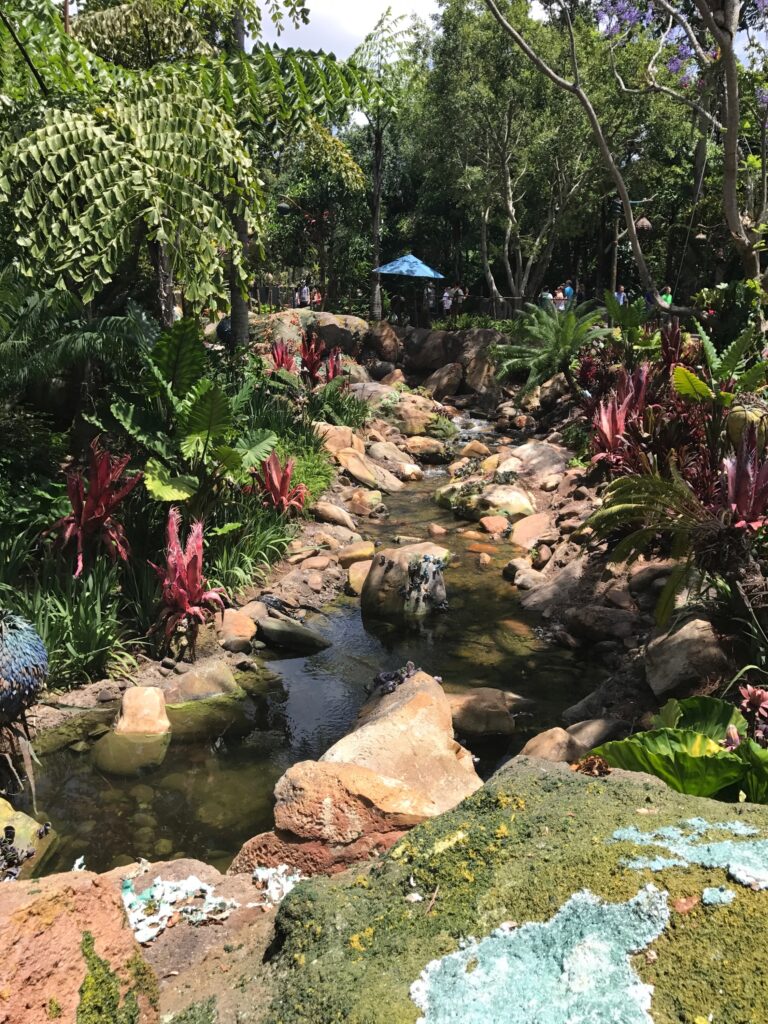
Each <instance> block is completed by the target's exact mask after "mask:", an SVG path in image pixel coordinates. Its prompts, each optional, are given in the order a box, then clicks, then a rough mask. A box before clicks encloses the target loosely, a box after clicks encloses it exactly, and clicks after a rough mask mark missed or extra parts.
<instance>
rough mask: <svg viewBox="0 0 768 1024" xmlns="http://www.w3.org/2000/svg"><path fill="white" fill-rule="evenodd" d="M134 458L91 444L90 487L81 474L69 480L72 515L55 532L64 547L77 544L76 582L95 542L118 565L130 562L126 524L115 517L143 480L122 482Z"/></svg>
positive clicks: (137, 475)
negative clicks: (90, 545)
mask: <svg viewBox="0 0 768 1024" xmlns="http://www.w3.org/2000/svg"><path fill="white" fill-rule="evenodd" d="M130 459H131V457H130V455H122V456H119V457H113V456H112V455H111V454H110V453H109V452H107V451H102V450H101V449H100V448H99V443H98V438H96V439H95V440H94V441H93V442H92V443H91V448H90V451H89V453H88V484H87V487H86V484H85V480H84V479H83V474H82V473H81V472H77V473H69V474H68V476H67V494H68V495H69V500H70V503H71V505H72V511H71V512H70V513H69V515H66V516H64V517H63V518H62V519H59V520H58V521H57V522H55V523H54V524H53V526H52V527H51V528H50V529H51V531H54V530H55V531H56V532H57V533H58V534H59V537H58V543H60V544H61V545H62V547H68V546H69V545H70V544H72V543H74V544H75V549H76V553H77V555H76V564H75V578H76V579H77V577H78V576H80V574H81V573H82V571H83V562H84V557H85V549H86V548H87V546H88V545H89V544H90V543H92V542H97V543H101V544H103V545H104V547H105V548H106V550H107V553H108V554H109V556H110V558H111V559H112V560H113V561H114V560H115V559H116V558H121V559H122V560H123V561H124V562H126V561H127V560H128V554H129V550H130V549H129V546H128V540H127V538H126V536H125V529H124V528H123V524H122V523H119V522H118V521H117V520H116V519H115V518H114V514H115V511H116V509H117V506H118V505H119V504H120V502H121V501H122V500H123V499H124V498H126V497H127V496H128V495H129V494H130V493H131V491H132V490H133V489H134V487H135V486H136V485H137V484H138V482H139V480H141V478H142V476H143V474H142V473H135V474H134V475H133V476H132V477H128V478H126V479H124V480H123V479H122V476H123V473H124V472H125V468H126V466H127V465H128V463H129V462H130Z"/></svg>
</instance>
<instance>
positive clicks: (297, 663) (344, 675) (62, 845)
mask: <svg viewBox="0 0 768 1024" xmlns="http://www.w3.org/2000/svg"><path fill="white" fill-rule="evenodd" d="M464 426H465V429H466V432H467V433H472V435H473V436H478V431H479V430H481V429H482V427H481V425H480V424H478V423H477V422H476V421H469V422H466V423H465V424H464ZM441 472H442V471H440V470H428V471H427V474H426V475H425V479H424V480H423V481H421V482H419V483H415V484H409V485H408V486H407V487H406V488H405V489H404V490H403V491H402V492H400V493H399V494H397V495H392V496H390V497H389V498H388V499H387V506H388V508H389V510H390V516H389V517H388V518H387V519H386V520H383V521H381V522H374V521H371V522H366V523H363V524H362V529H363V532H364V533H365V535H366V536H370V537H371V538H372V539H373V540H375V541H376V542H377V543H381V544H382V545H384V546H389V545H390V544H391V542H392V541H393V539H394V538H395V537H408V538H412V539H415V540H426V539H429V538H428V535H427V532H426V528H427V526H428V524H429V523H431V522H436V523H439V524H441V525H443V526H445V527H446V528H447V529H449V530H450V531H451V533H450V534H449V536H447V537H445V538H443V539H441V540H440V541H438V543H445V546H446V547H448V548H449V549H450V550H451V551H452V553H453V556H454V557H453V561H452V563H451V565H450V566H449V567H448V569H447V570H446V585H447V588H448V598H449V606H450V607H449V610H448V611H447V612H445V613H442V614H440V615H437V616H433V617H431V618H429V619H427V620H426V621H425V622H423V623H422V624H421V625H419V626H415V627H413V628H410V629H405V628H403V627H394V626H387V625H385V624H380V623H378V624H371V623H367V622H366V623H364V622H363V620H362V618H361V614H360V602H359V600H358V599H357V598H347V597H341V598H339V599H338V600H337V602H336V603H335V604H334V605H332V606H329V607H327V608H326V614H322V615H316V616H312V618H311V619H310V620H308V621H309V624H311V625H312V626H313V627H314V628H316V629H318V630H319V631H320V632H322V633H323V634H325V635H326V636H327V638H328V639H329V640H331V642H332V643H331V646H330V647H329V648H328V649H327V650H325V651H322V652H321V653H319V654H315V655H312V656H310V657H298V658H295V657H278V656H276V655H270V656H269V657H268V658H267V659H266V667H267V668H268V669H269V670H270V671H269V672H267V673H265V674H264V678H262V679H260V681H259V682H258V685H256V686H254V687H253V691H252V693H251V695H250V696H249V698H248V699H247V700H246V701H244V702H243V703H242V705H241V707H240V709H239V714H238V721H237V723H236V727H235V728H230V729H229V730H228V731H227V732H226V733H225V734H224V735H223V736H219V737H216V738H214V739H207V740H204V741H203V740H198V741H195V742H191V743H190V742H186V743H181V742H178V741H172V743H171V746H170V749H169V751H168V754H167V756H166V758H165V760H164V762H163V764H162V765H161V767H160V768H157V769H155V770H154V771H151V772H147V773H146V774H144V775H142V776H141V777H139V778H136V777H134V778H125V779H122V778H115V777H107V776H106V775H103V774H101V773H100V772H98V771H97V770H95V769H94V768H93V766H92V764H91V761H90V758H89V756H88V754H87V753H75V752H74V751H72V750H71V749H64V750H61V751H58V752H57V753H55V754H51V755H49V756H47V757H45V758H43V764H42V766H41V767H38V768H37V770H36V780H37V804H38V808H39V811H40V812H41V814H42V815H44V817H45V818H46V819H47V820H50V821H51V822H52V824H53V826H54V828H55V829H56V830H57V831H58V833H59V836H60V841H59V843H58V845H57V847H56V849H55V852H54V853H53V855H52V856H51V857H50V858H49V859H48V860H47V862H46V864H45V867H44V872H45V873H50V872H52V871H61V870H68V869H69V868H71V867H72V865H73V862H74V861H75V859H76V858H78V857H80V856H83V857H84V858H85V863H86V866H87V867H88V868H89V869H91V870H97V871H103V870H107V869H109V868H112V867H116V866H118V865H120V864H123V863H129V862H132V861H133V860H134V859H135V858H136V857H139V856H141V857H146V858H147V859H150V860H151V859H154V860H158V859H169V858H171V857H174V856H181V855H186V856H189V857H195V858H198V859H200V860H204V861H207V862H208V863H212V864H214V865H215V866H217V867H219V868H222V869H223V868H225V867H226V866H227V865H228V864H229V862H230V861H231V859H232V857H233V856H234V854H235V853H236V852H237V850H238V849H239V847H240V846H241V844H242V843H243V842H244V841H245V840H246V839H248V838H250V837H251V836H253V835H256V834H257V833H259V832H262V831H265V830H267V829H270V828H271V827H272V825H273V817H272V791H273V789H274V785H275V783H276V781H277V779H278V778H279V777H280V775H282V774H283V772H284V771H285V770H286V769H287V768H288V767H289V766H290V765H291V764H294V763H296V762H297V761H302V760H307V759H313V758H317V757H319V756H320V755H321V754H322V753H324V751H325V750H327V749H328V747H329V746H331V745H332V744H333V743H335V742H336V741H337V740H338V739H340V738H341V737H342V736H343V735H344V734H345V733H347V732H348V731H349V730H350V728H351V727H352V726H353V724H354V722H355V719H356V717H357V713H358V710H359V708H360V706H361V705H362V704H363V702H364V701H365V700H366V697H367V695H366V692H365V687H366V685H368V684H370V682H371V681H372V679H373V677H374V676H375V675H376V674H377V673H378V672H380V671H382V670H391V669H396V668H399V667H400V666H401V665H404V664H405V662H406V661H409V660H410V661H413V662H415V663H416V665H417V666H419V667H420V668H423V669H424V670H425V671H427V672H430V673H431V674H433V675H436V676H440V677H441V678H442V680H443V684H444V686H445V688H446V690H447V691H449V692H462V691H466V690H468V689H471V688H473V687H477V686H493V687H499V688H501V689H506V690H511V691H513V692H515V693H518V694H520V695H522V696H524V697H528V698H531V699H533V700H534V701H535V706H534V708H533V709H532V712H531V714H530V715H529V716H523V717H521V718H519V719H518V731H517V733H516V735H515V737H514V738H513V739H512V741H510V740H505V741H503V742H497V743H492V744H486V745H484V746H483V747H478V748H474V747H472V745H471V744H468V745H469V746H470V749H472V750H473V753H475V754H476V755H477V756H478V758H479V761H478V766H479V769H480V771H481V773H482V774H488V773H489V772H490V771H492V770H493V767H494V765H495V764H496V763H497V762H498V761H499V759H500V758H502V757H504V756H509V755H510V754H513V753H516V752H517V751H519V750H520V748H521V747H522V746H523V745H524V744H525V742H526V741H527V740H528V739H529V738H530V736H531V735H533V734H535V733H536V732H540V731H541V730H542V729H546V728H549V727H551V726H552V725H556V724H559V715H560V713H561V712H562V710H563V709H564V708H565V707H568V706H569V705H571V704H574V703H575V702H576V701H578V700H579V699H581V697H583V696H585V695H586V694H587V693H588V692H589V691H590V690H592V689H594V686H595V679H594V669H593V668H592V666H590V665H589V664H588V663H585V662H583V661H580V660H579V659H577V658H576V656H575V655H574V654H573V653H572V652H570V651H565V650H563V649H562V648H559V647H556V646H553V645H551V644H549V643H548V642H547V641H546V640H545V639H544V638H543V636H542V635H541V632H540V630H539V629H538V628H537V624H538V620H537V619H536V618H531V617H527V616H526V615H525V614H524V613H523V611H522V610H521V608H520V606H519V603H518V601H517V597H516V592H515V590H514V588H513V587H512V586H511V585H510V584H509V583H508V582H506V581H505V580H504V579H503V578H502V575H501V570H502V568H503V566H504V565H505V564H506V562H507V561H508V560H509V558H510V557H512V555H513V549H512V548H511V546H510V545H509V544H507V543H504V542H502V543H498V544H494V543H492V542H491V541H490V540H488V541H487V542H485V543H481V542H478V541H477V540H476V539H467V538H466V537H464V536H463V535H461V534H458V533H456V532H455V531H456V530H457V529H471V528H472V524H469V523H466V522H461V521H459V520H457V519H456V518H455V517H454V516H453V514H452V513H451V512H448V511H445V510H443V509H440V508H439V507H438V506H437V505H436V504H435V502H434V500H433V498H432V495H433V493H434V491H435V489H436V488H437V487H438V486H439V484H440V482H441V479H440V473H441ZM478 547H480V548H481V549H482V550H485V551H487V552H488V553H490V554H491V556H492V562H491V564H490V565H489V566H487V567H485V568H480V566H479V563H478V555H479V553H480V551H479V550H478Z"/></svg>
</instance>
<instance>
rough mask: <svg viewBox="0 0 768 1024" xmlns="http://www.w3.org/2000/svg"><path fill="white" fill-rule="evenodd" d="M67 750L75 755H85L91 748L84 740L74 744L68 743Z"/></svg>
mask: <svg viewBox="0 0 768 1024" xmlns="http://www.w3.org/2000/svg"><path fill="white" fill-rule="evenodd" d="M69 749H70V750H71V751H73V752H74V753H75V754H85V753H87V752H88V751H89V750H90V749H91V746H90V744H89V743H86V742H85V740H78V741H77V742H76V743H70V745H69Z"/></svg>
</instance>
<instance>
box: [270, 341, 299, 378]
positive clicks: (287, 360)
mask: <svg viewBox="0 0 768 1024" xmlns="http://www.w3.org/2000/svg"><path fill="white" fill-rule="evenodd" d="M270 355H271V356H272V362H273V363H274V366H275V369H276V370H287V371H288V373H295V372H296V362H295V360H294V358H293V355H292V354H291V350H290V349H289V348H288V346H287V345H286V344H285V342H284V341H273V342H272V349H271V351H270Z"/></svg>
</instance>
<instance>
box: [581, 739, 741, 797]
mask: <svg viewBox="0 0 768 1024" xmlns="http://www.w3.org/2000/svg"><path fill="white" fill-rule="evenodd" d="M593 753H595V754H598V755H599V756H601V757H604V758H605V760H606V761H607V762H608V764H609V765H611V767H612V768H624V769H625V770H626V771H630V772H645V773H647V774H649V775H655V776H656V777H657V778H659V779H662V780H663V781H664V782H666V784H667V785H668V786H670V787H671V788H672V789H674V790H677V792H678V793H688V794H689V795H690V796H715V795H716V794H717V793H719V792H720V791H721V790H723V789H726V788H727V787H728V786H732V785H733V784H734V783H735V782H740V781H741V779H742V778H743V776H744V774H745V766H744V762H743V761H742V760H741V759H740V758H739V757H737V756H736V755H735V754H731V753H729V752H728V751H727V750H724V749H723V748H722V747H721V746H719V744H717V743H716V742H715V741H714V740H713V739H710V738H709V737H708V736H704V735H703V734H702V733H699V732H693V731H692V730H690V729H656V730H654V731H653V732H643V733H638V735H637V736H630V737H629V738H628V739H626V740H615V741H613V742H612V743H604V744H603V745H602V746H601V747H597V748H596V749H595V750H594V751H593Z"/></svg>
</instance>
